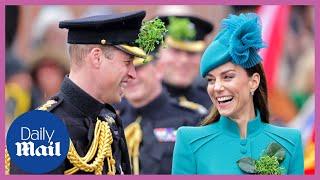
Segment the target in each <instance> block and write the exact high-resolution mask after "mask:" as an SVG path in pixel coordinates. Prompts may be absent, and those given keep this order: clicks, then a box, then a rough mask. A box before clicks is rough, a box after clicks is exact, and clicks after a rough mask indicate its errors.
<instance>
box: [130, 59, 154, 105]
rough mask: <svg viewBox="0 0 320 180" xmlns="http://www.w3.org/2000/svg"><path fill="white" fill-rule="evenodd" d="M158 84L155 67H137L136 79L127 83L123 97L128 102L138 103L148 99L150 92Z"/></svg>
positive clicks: (150, 65) (148, 65) (147, 65)
mask: <svg viewBox="0 0 320 180" xmlns="http://www.w3.org/2000/svg"><path fill="white" fill-rule="evenodd" d="M157 83H158V84H160V77H159V76H157V72H156V69H155V67H154V66H153V65H152V64H151V63H149V64H146V65H142V66H139V67H137V78H136V79H134V80H133V81H130V82H129V83H128V86H127V88H126V90H125V97H126V98H127V99H128V101H129V102H132V101H135V102H140V101H143V100H144V99H146V98H148V97H149V96H148V95H150V94H152V91H154V90H155V88H156V87H157Z"/></svg>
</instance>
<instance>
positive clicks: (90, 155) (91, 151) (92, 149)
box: [65, 121, 101, 174]
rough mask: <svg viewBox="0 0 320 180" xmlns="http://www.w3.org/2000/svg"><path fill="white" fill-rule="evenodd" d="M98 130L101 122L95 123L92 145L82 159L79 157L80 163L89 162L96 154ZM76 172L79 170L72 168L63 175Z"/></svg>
mask: <svg viewBox="0 0 320 180" xmlns="http://www.w3.org/2000/svg"><path fill="white" fill-rule="evenodd" d="M100 130H101V121H97V123H96V126H95V129H94V137H93V141H92V144H91V146H90V148H89V150H88V152H87V154H86V155H85V156H84V157H81V159H82V161H84V162H89V161H91V160H92V159H93V157H94V155H95V154H96V152H97V148H98V140H99V138H98V135H99V134H100ZM71 145H72V146H73V144H72V142H71V141H70V148H71ZM73 148H74V147H73ZM69 151H70V149H69ZM78 170H79V168H77V167H73V168H71V169H69V170H66V171H65V174H74V173H76V172H77V171H78Z"/></svg>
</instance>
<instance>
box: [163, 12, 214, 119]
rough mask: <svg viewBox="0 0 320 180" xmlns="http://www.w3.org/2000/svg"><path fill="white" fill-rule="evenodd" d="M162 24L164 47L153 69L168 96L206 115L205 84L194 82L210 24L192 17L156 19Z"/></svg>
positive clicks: (207, 97)
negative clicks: (163, 28)
mask: <svg viewBox="0 0 320 180" xmlns="http://www.w3.org/2000/svg"><path fill="white" fill-rule="evenodd" d="M160 19H161V20H163V21H164V22H165V23H166V26H167V29H168V34H167V36H166V39H165V43H166V45H167V48H163V49H160V50H159V52H158V60H157V61H158V63H157V68H158V70H159V71H160V72H161V73H162V74H163V84H164V86H165V87H166V88H167V89H168V91H169V93H170V95H171V96H172V97H175V98H177V99H178V100H179V101H180V102H183V103H185V104H186V105H188V106H190V107H194V108H196V109H198V111H199V112H200V113H203V114H206V113H207V111H208V109H209V108H210V107H211V105H212V102H211V100H210V97H209V96H208V93H207V91H206V84H205V85H203V83H198V81H195V80H196V78H197V77H198V76H199V71H198V69H199V68H198V67H199V62H200V57H201V54H202V52H203V50H204V49H205V47H206V43H205V41H204V38H205V36H206V35H207V34H209V33H210V32H211V31H212V30H213V26H212V24H211V23H210V22H208V21H206V20H204V19H201V18H198V17H194V16H160Z"/></svg>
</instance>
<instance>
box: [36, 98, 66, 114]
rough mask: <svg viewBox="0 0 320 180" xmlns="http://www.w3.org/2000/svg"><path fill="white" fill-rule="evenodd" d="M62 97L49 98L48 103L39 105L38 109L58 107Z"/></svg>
mask: <svg viewBox="0 0 320 180" xmlns="http://www.w3.org/2000/svg"><path fill="white" fill-rule="evenodd" d="M62 100H63V99H62V98H61V97H54V98H52V99H50V100H48V101H47V102H46V103H44V104H43V105H42V106H40V107H38V108H37V109H36V110H41V111H48V112H50V111H52V110H53V109H54V108H56V107H58V105H59V104H60V103H61V102H62Z"/></svg>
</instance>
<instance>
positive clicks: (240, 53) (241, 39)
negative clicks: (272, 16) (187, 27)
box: [200, 13, 266, 77]
mask: <svg viewBox="0 0 320 180" xmlns="http://www.w3.org/2000/svg"><path fill="white" fill-rule="evenodd" d="M264 47H266V45H265V43H264V42H263V41H262V37H261V23H260V19H259V16H258V15H257V14H255V13H247V14H240V15H239V16H236V15H229V16H228V17H227V18H225V19H223V20H222V22H221V30H220V32H219V33H218V35H217V36H216V38H215V39H214V40H213V41H212V43H211V44H210V45H209V46H208V48H207V49H206V50H205V52H204V54H203V56H202V58H201V62H200V73H201V76H202V77H205V76H206V75H207V73H208V72H209V71H211V70H212V69H214V68H216V67H218V66H220V65H222V64H225V63H227V62H228V61H231V62H232V63H234V64H237V65H240V66H242V67H243V68H245V69H247V68H251V67H253V66H255V65H256V64H258V63H260V62H261V60H262V59H261V57H260V56H259V54H258V51H259V49H261V48H264Z"/></svg>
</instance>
